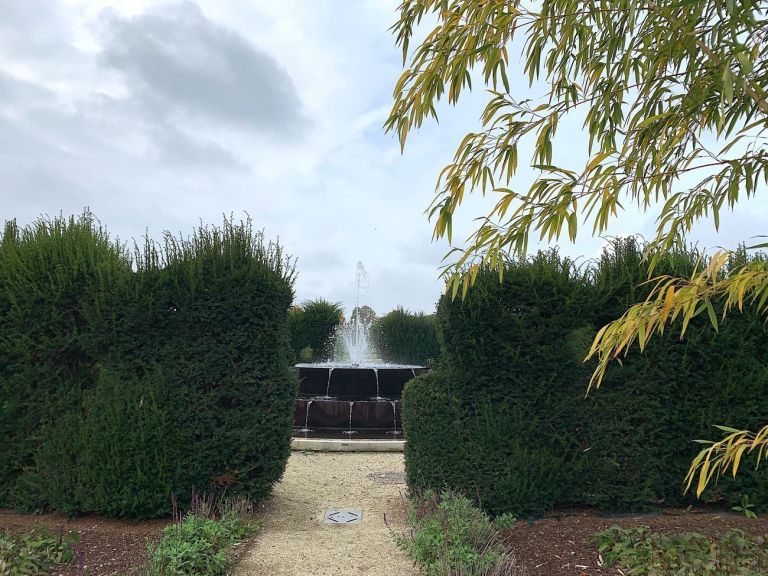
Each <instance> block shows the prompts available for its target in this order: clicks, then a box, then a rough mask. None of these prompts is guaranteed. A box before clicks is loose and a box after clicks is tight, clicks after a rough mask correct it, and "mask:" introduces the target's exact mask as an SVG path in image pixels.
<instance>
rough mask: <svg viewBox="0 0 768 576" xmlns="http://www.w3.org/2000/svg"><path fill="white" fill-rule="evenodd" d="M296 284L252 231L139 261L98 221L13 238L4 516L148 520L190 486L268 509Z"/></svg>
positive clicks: (185, 241)
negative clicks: (19, 512)
mask: <svg viewBox="0 0 768 576" xmlns="http://www.w3.org/2000/svg"><path fill="white" fill-rule="evenodd" d="M293 275H294V271H293V266H292V264H291V262H290V260H289V259H288V258H286V257H285V255H284V254H283V252H282V249H281V248H280V247H279V246H278V245H276V244H272V243H267V242H266V241H265V240H264V238H263V236H262V234H261V233H254V231H253V230H252V226H251V223H250V222H249V221H246V222H240V223H233V222H231V221H228V220H225V221H224V224H223V226H222V227H220V228H217V227H205V226H201V227H199V228H198V229H197V230H196V231H195V232H194V234H193V235H192V236H191V237H189V238H176V237H173V236H172V235H170V234H167V233H166V235H165V236H164V238H163V241H162V243H157V244H156V243H153V242H151V241H149V240H147V241H146V242H145V243H144V244H142V245H139V246H137V247H136V249H135V251H134V253H133V254H129V253H128V252H127V250H125V249H124V248H123V247H122V246H120V245H118V244H117V243H115V242H113V241H111V240H110V239H109V237H108V235H107V233H106V232H105V231H104V230H103V229H102V228H101V227H100V226H99V225H98V223H97V222H96V220H95V219H94V217H93V216H92V215H90V214H88V213H86V214H84V215H83V216H81V217H80V218H69V219H63V218H55V219H52V220H51V219H41V220H39V221H37V222H36V223H34V224H32V225H31V226H28V227H26V228H19V227H18V226H16V224H15V223H14V222H10V223H8V224H6V227H5V233H4V236H3V238H2V243H1V244H0V391H2V418H0V426H1V427H2V430H0V432H1V433H2V434H3V438H4V440H5V439H7V440H6V441H4V442H3V443H2V444H1V445H0V450H2V453H0V462H1V464H0V466H2V468H0V506H11V507H17V508H28V509H29V508H32V509H40V508H44V507H52V508H54V509H56V510H61V511H64V512H67V513H81V512H97V513H102V514H108V515H115V516H126V517H150V516H159V515H164V514H166V513H167V512H168V510H169V503H170V495H171V493H172V492H175V493H177V494H178V495H179V499H180V500H181V501H182V502H183V499H184V496H185V495H189V494H191V492H192V488H193V487H197V488H198V489H217V488H225V487H226V488H227V489H228V490H229V492H230V493H243V494H247V495H248V496H250V497H252V498H256V499H258V498H261V497H264V496H265V495H266V494H267V493H268V492H269V490H270V487H271V485H272V484H273V483H274V482H275V481H277V479H278V478H279V477H280V475H281V474H282V471H283V469H284V466H285V463H286V460H287V457H288V454H289V446H290V434H291V420H292V409H293V398H294V396H295V387H296V382H295V378H293V377H292V376H291V371H290V369H289V355H290V348H289V335H288V329H287V311H288V308H289V306H290V305H291V301H292V298H293V287H292V286H293Z"/></svg>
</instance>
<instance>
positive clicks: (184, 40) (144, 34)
mask: <svg viewBox="0 0 768 576" xmlns="http://www.w3.org/2000/svg"><path fill="white" fill-rule="evenodd" d="M105 18H106V21H107V23H108V27H107V28H108V31H109V32H108V38H107V42H106V44H105V47H104V50H103V53H102V58H101V61H102V63H103V65H105V66H107V67H110V68H112V69H115V70H118V71H120V72H122V73H123V74H125V75H126V76H127V79H128V85H129V86H131V87H136V88H135V92H134V97H137V98H140V99H141V100H142V103H143V105H144V106H145V108H146V111H147V113H148V114H150V115H155V116H158V117H160V118H168V117H173V116H175V115H178V114H179V113H181V114H186V115H189V116H191V117H193V118H195V119H202V120H207V121H219V122H225V123H227V124H229V125H230V126H234V127H241V128H245V129H256V130H261V131H265V132H270V133H272V134H278V135H281V136H283V135H287V136H290V135H296V134H297V133H298V132H300V131H301V129H302V127H303V126H304V125H305V124H306V120H305V119H304V118H303V115H302V112H301V102H300V99H299V96H298V93H297V92H296V88H295V87H294V84H293V82H292V80H291V78H290V77H289V76H288V74H287V73H286V72H285V71H284V70H283V69H281V68H280V66H279V65H278V63H277V62H276V61H275V60H274V59H273V58H272V57H271V56H269V55H268V54H266V53H264V52H262V51H260V50H259V49H258V48H256V47H255V46H253V45H252V44H251V43H249V42H248V41H247V40H246V39H244V38H243V37H241V36H239V35H238V34H236V33H234V32H232V31H230V30H228V29H226V28H223V27H221V26H219V25H217V24H215V23H214V22H211V21H210V20H209V19H207V18H206V17H205V15H204V14H203V13H202V11H201V10H200V8H199V7H198V6H197V5H196V4H193V3H190V2H186V3H182V4H175V5H168V6H164V7H161V8H159V9H157V10H154V11H150V12H146V13H144V14H141V15H139V16H137V17H134V18H121V17H119V16H117V15H115V14H114V13H107V14H106V16H105Z"/></svg>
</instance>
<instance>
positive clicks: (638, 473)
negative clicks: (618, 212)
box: [403, 239, 768, 514]
mask: <svg viewBox="0 0 768 576" xmlns="http://www.w3.org/2000/svg"><path fill="white" fill-rule="evenodd" d="M641 250H642V247H641V246H639V245H638V244H637V243H636V242H635V241H634V240H632V239H629V240H623V241H619V242H618V243H617V244H615V245H614V246H613V248H612V249H611V250H609V251H608V252H607V253H606V254H605V255H604V257H603V258H602V259H601V260H600V261H599V262H597V263H595V264H594V265H592V266H587V267H583V268H582V269H578V268H576V267H575V266H574V265H573V264H572V263H570V262H568V261H567V260H565V259H561V258H559V257H558V256H557V254H556V253H548V254H540V255H538V256H536V257H534V258H531V259H529V260H527V261H524V262H515V263H513V264H510V265H509V266H508V267H507V268H506V270H505V273H504V281H503V283H499V281H498V274H497V273H495V272H491V271H482V272H480V274H479V275H478V278H477V282H476V284H475V286H473V288H472V289H471V290H470V292H469V294H468V296H467V298H466V300H464V301H463V302H462V301H461V300H460V299H457V300H455V301H451V299H450V297H443V299H442V300H441V301H440V304H439V307H438V335H439V338H440V342H441V347H442V357H441V368H440V370H438V371H437V372H436V373H433V374H431V375H429V376H427V377H420V378H417V379H415V380H413V381H411V382H410V383H409V384H408V385H407V387H406V390H405V393H404V403H403V421H404V428H405V433H406V438H407V440H408V442H407V443H406V453H405V456H406V472H407V476H408V480H409V483H410V485H411V486H412V487H414V488H417V489H419V488H421V489H423V488H435V489H442V488H445V487H447V488H451V489H455V490H459V491H461V492H462V493H464V494H467V495H469V496H471V497H473V498H476V499H477V500H478V501H479V502H480V503H481V504H482V506H483V507H484V508H485V509H486V510H488V511H490V512H492V513H494V514H499V513H502V512H514V513H534V512H540V511H543V510H546V509H549V508H552V507H553V506H556V505H566V504H590V505H597V506H600V507H604V508H614V509H615V508H619V509H627V508H629V509H631V508H638V507H644V506H648V505H652V504H667V505H681V504H682V505H685V504H688V503H691V502H692V501H693V500H692V499H691V498H690V496H684V495H683V490H682V480H683V478H684V476H685V472H686V470H687V468H688V465H689V464H690V461H691V458H692V457H693V456H694V455H695V453H696V451H697V448H696V445H695V444H694V443H693V440H694V439H696V438H706V437H707V436H712V434H713V430H714V429H713V428H712V427H711V426H712V425H713V424H735V423H738V426H747V427H749V426H755V425H756V424H760V423H761V422H764V420H765V418H766V411H765V408H764V406H762V405H761V403H760V399H761V398H763V397H764V396H765V392H766V386H767V384H766V382H768V347H766V346H765V332H764V330H763V327H762V325H761V322H760V319H759V318H757V317H755V316H752V315H749V314H744V315H743V316H734V317H731V318H730V319H729V320H728V322H725V323H724V324H723V325H722V327H721V330H720V333H719V334H717V335H716V334H715V333H713V332H712V330H711V328H710V327H709V326H708V325H707V324H706V322H707V320H706V319H703V318H697V319H695V320H694V322H693V323H692V324H691V326H690V327H689V332H688V333H687V334H686V338H685V339H684V340H682V341H681V340H680V339H679V338H678V337H677V336H676V335H675V333H674V329H673V330H671V331H670V332H671V334H670V333H668V334H667V335H665V336H664V337H663V338H660V339H657V340H654V341H653V342H652V343H651V345H650V346H649V347H648V348H646V351H645V353H644V354H642V355H640V354H638V353H637V351H633V352H632V353H631V354H630V355H629V356H628V357H627V358H624V359H623V366H618V365H616V366H612V367H611V368H610V369H609V371H608V373H607V374H606V378H605V383H604V385H603V387H601V389H600V390H599V391H596V392H592V393H591V394H589V395H588V396H585V393H586V390H587V383H588V381H589V377H590V374H591V368H592V366H590V365H586V364H583V363H582V359H583V358H584V356H585V355H586V352H587V350H588V348H589V345H590V344H591V341H592V338H593V337H594V334H595V332H596V330H597V329H598V327H600V326H602V325H603V324H604V323H605V322H607V321H609V320H610V319H611V318H615V317H616V316H618V315H619V314H620V313H621V312H622V311H623V310H624V309H625V307H626V306H627V304H628V303H629V302H631V301H634V300H636V299H638V298H642V297H643V296H644V293H645V291H646V290H647V287H645V286H640V287H639V288H638V287H637V286H638V284H639V283H640V282H642V281H643V280H644V279H645V278H646V277H647V269H646V268H645V266H644V264H643V263H642V260H641ZM695 259H696V254H694V253H683V252H681V253H678V254H675V255H674V257H673V258H671V259H669V260H667V261H666V262H664V263H662V267H661V268H660V269H659V272H665V271H678V272H684V271H685V270H686V269H690V268H691V267H692V266H693V265H694V263H695ZM766 487H768V476H766V473H765V471H764V470H763V469H761V470H760V471H758V472H757V473H747V472H746V471H745V473H744V474H742V475H740V477H739V478H738V480H737V481H732V480H730V479H722V480H721V482H720V484H719V485H718V487H717V489H716V490H715V491H713V492H711V493H710V494H708V497H709V498H710V499H712V500H719V499H722V498H725V499H726V500H734V499H735V500H738V499H740V496H741V494H743V493H748V494H749V495H750V497H753V496H754V497H756V498H761V499H762V500H761V503H764V502H765V499H764V495H765V493H766Z"/></svg>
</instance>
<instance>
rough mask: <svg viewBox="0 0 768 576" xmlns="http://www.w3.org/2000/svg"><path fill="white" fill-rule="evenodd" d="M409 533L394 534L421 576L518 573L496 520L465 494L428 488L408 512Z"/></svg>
mask: <svg viewBox="0 0 768 576" xmlns="http://www.w3.org/2000/svg"><path fill="white" fill-rule="evenodd" d="M408 523H409V524H410V525H411V531H410V533H409V534H402V535H399V536H398V537H397V543H398V546H400V548H402V549H403V550H405V551H406V552H407V553H408V554H409V555H410V556H411V558H412V559H413V561H414V563H415V564H416V565H418V566H419V568H420V569H421V573H422V574H424V575H425V576H445V575H449V576H452V575H456V576H458V575H464V574H466V575H468V576H469V575H478V576H479V575H488V576H494V575H499V576H502V575H503V576H516V575H522V574H523V570H522V568H520V567H519V566H518V565H517V563H516V562H515V560H514V558H513V557H512V556H511V555H510V553H509V552H508V551H507V550H506V547H505V546H504V545H503V543H502V541H501V538H500V537H499V533H498V530H497V529H496V527H495V526H494V523H493V522H491V520H490V519H489V518H488V516H486V515H485V513H483V511H482V510H480V509H478V508H475V507H474V506H473V505H472V502H471V501H470V500H469V499H467V498H464V497H463V496H459V495H455V494H450V493H444V494H442V495H440V496H437V495H436V494H434V493H432V492H426V493H424V494H422V495H421V496H419V497H417V498H415V500H414V503H413V508H412V509H411V510H410V511H409V513H408Z"/></svg>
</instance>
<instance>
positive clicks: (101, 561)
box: [0, 510, 169, 576]
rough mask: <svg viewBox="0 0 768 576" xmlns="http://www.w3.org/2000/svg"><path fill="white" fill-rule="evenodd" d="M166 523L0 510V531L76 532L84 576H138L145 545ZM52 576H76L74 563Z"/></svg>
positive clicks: (76, 566)
mask: <svg viewBox="0 0 768 576" xmlns="http://www.w3.org/2000/svg"><path fill="white" fill-rule="evenodd" d="M168 523H169V521H168V520H147V521H143V522H138V521H127V520H114V519H110V518H102V517H97V516H84V517H81V518H72V519H69V518H67V517H66V516H65V515H63V514H43V515H30V514H15V513H12V512H9V511H5V510H0V530H7V531H9V532H29V531H32V530H48V531H50V532H52V533H53V534H66V533H68V532H77V534H78V535H79V537H80V541H79V543H78V544H77V545H76V546H75V548H76V549H77V550H78V551H79V552H80V553H81V554H82V555H83V557H84V563H85V566H86V573H87V574H88V576H113V575H120V576H131V575H132V574H139V573H140V570H141V569H142V568H143V567H144V566H145V564H146V561H147V559H148V553H147V544H148V543H149V542H150V541H152V542H156V541H157V540H159V539H160V535H161V533H162V530H163V528H164V527H165V526H166V525H167V524H168ZM55 574H56V575H62V576H79V574H80V572H79V568H78V561H77V559H75V560H73V561H72V562H70V563H69V564H67V565H65V566H61V567H59V568H57V569H56V570H55Z"/></svg>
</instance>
